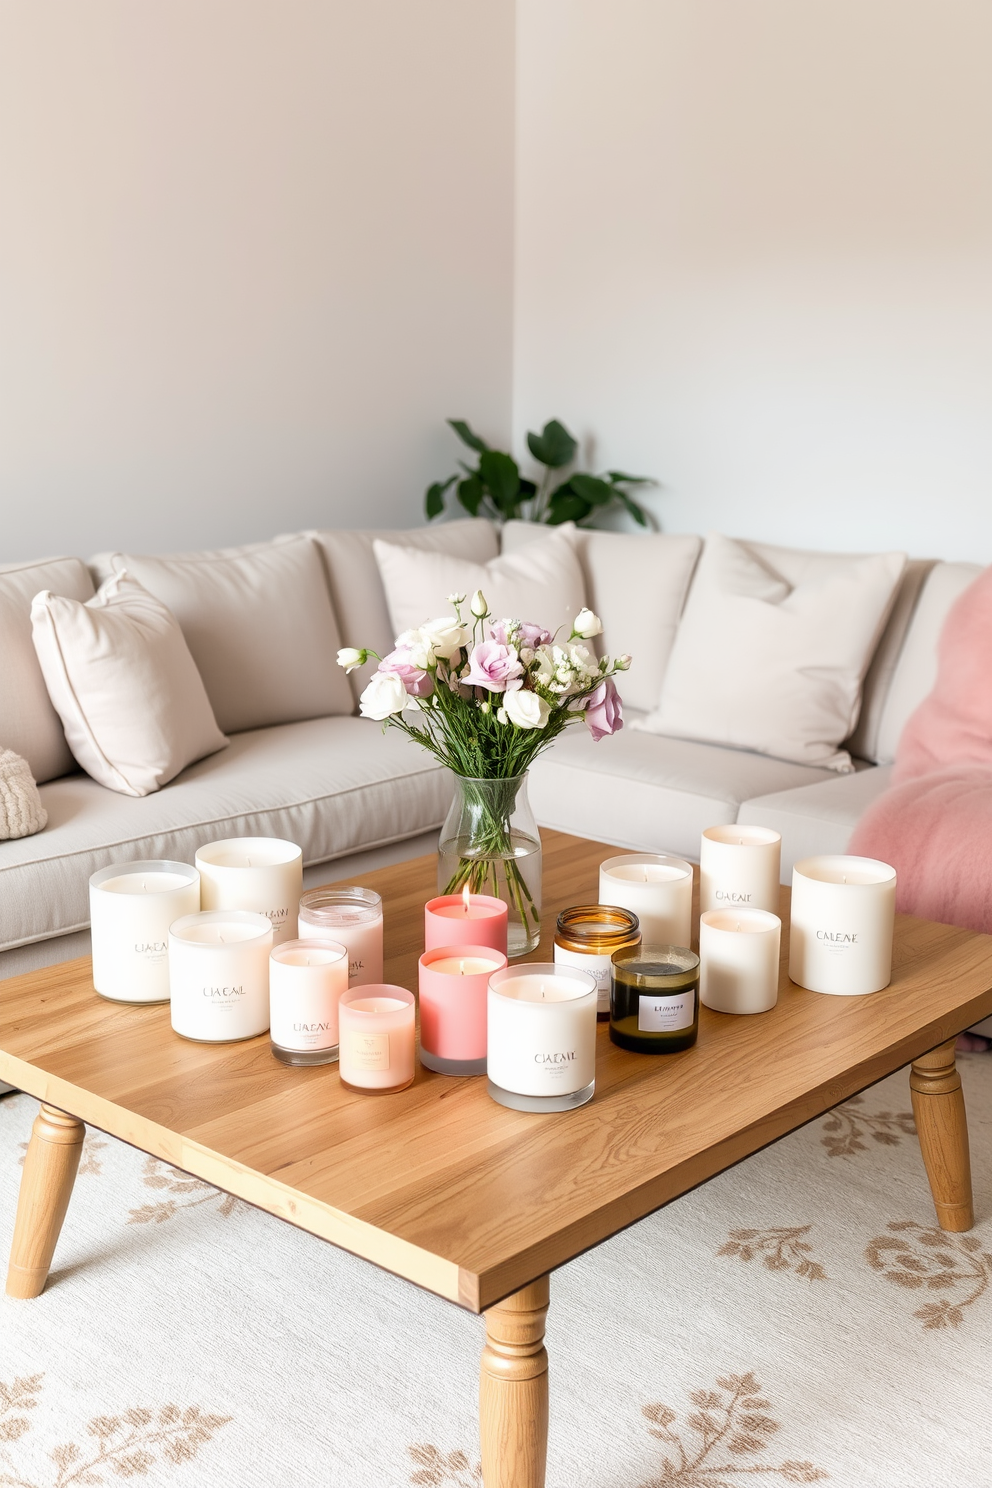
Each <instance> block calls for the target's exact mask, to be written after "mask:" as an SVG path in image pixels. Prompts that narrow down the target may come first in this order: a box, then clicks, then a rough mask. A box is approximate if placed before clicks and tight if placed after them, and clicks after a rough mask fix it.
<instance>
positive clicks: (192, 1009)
mask: <svg viewBox="0 0 992 1488" xmlns="http://www.w3.org/2000/svg"><path fill="white" fill-rule="evenodd" d="M271 950H272V921H271V920H270V919H269V917H268V915H264V914H254V913H252V912H251V911H250V910H243V909H217V910H204V911H201V912H200V913H199V914H191V915H184V916H183V918H182V919H181V920H177V921H176V922H175V924H174V925H172V926H171V928H170V930H169V985H170V988H171V991H172V998H171V1001H172V1026H173V1028H174V1029H175V1031H176V1033H178V1034H181V1035H182V1037H183V1038H188V1039H193V1040H194V1041H195V1042H197V1043H202V1044H227V1043H234V1042H235V1041H236V1040H238V1039H248V1038H256V1037H257V1036H258V1035H259V1034H260V1033H264V1032H265V1031H266V1029H267V1028H268V1026H269V955H270V953H271Z"/></svg>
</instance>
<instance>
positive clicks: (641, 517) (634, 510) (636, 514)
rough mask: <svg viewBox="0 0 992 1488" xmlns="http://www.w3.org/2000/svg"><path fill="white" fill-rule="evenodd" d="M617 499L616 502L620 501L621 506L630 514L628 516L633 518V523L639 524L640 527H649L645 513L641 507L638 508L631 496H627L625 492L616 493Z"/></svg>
mask: <svg viewBox="0 0 992 1488" xmlns="http://www.w3.org/2000/svg"><path fill="white" fill-rule="evenodd" d="M617 498H618V500H620V501H621V502H622V503H623V505H624V506H625V507H626V508H627V510H628V511H629V512H630V515H631V516H632V517H633V519H634V521H635V522H639V523H640V524H641V526H642V527H648V526H650V523H649V522H648V518H647V513H646V512H645V510H644V508H643V506H640V505H639V504H638V503H637V502H636V501H635V500H634V499H633V497H632V496H628V495H627V492H626V491H618V492H617Z"/></svg>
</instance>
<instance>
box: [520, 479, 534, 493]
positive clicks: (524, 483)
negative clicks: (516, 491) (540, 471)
mask: <svg viewBox="0 0 992 1488" xmlns="http://www.w3.org/2000/svg"><path fill="white" fill-rule="evenodd" d="M520 494H521V496H536V495H537V487H536V486H535V484H534V482H533V481H532V480H528V479H527V478H526V476H523V475H522V476H521V477H520Z"/></svg>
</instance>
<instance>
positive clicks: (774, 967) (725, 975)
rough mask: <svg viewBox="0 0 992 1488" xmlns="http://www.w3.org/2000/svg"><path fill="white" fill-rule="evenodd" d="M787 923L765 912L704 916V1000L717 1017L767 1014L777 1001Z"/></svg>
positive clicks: (701, 953) (701, 940)
mask: <svg viewBox="0 0 992 1488" xmlns="http://www.w3.org/2000/svg"><path fill="white" fill-rule="evenodd" d="M781 945H782V921H781V920H780V919H779V917H778V915H775V914H769V913H768V912H767V911H766V910H762V909H709V910H706V911H705V913H703V914H701V915H700V916H699V1000H700V1002H701V1003H702V1004H703V1006H704V1007H708V1008H712V1009H713V1011H714V1012H716V1013H767V1012H768V1010H769V1008H773V1007H774V1006H775V1004H776V1002H777V1001H778V971H779V952H780V949H781Z"/></svg>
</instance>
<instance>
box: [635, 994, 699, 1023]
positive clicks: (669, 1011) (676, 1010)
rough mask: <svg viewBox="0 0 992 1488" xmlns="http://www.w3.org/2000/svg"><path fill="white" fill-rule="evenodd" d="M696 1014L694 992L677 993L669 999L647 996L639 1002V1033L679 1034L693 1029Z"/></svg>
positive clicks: (642, 996) (642, 997) (641, 996)
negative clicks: (684, 1030)
mask: <svg viewBox="0 0 992 1488" xmlns="http://www.w3.org/2000/svg"><path fill="white" fill-rule="evenodd" d="M695 1013H696V994H695V992H694V991H688V992H676V993H673V994H672V995H671V996H669V997H665V996H657V995H651V994H648V995H647V996H645V994H644V993H643V992H642V993H641V995H640V997H639V998H638V1000H637V1031H638V1033H677V1032H678V1030H679V1029H681V1028H691V1027H692V1020H693V1018H694V1017H695Z"/></svg>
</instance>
